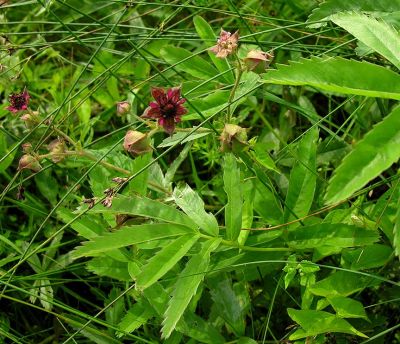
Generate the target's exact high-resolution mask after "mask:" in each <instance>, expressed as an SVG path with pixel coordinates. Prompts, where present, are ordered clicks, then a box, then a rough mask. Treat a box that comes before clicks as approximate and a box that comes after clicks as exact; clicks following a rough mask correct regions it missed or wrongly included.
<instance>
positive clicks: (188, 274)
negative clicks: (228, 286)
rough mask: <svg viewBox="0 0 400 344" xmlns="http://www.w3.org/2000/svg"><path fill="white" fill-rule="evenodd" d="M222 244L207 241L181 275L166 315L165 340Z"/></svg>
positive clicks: (163, 330)
mask: <svg viewBox="0 0 400 344" xmlns="http://www.w3.org/2000/svg"><path fill="white" fill-rule="evenodd" d="M220 242H221V240H220V239H212V240H208V241H206V242H205V243H204V244H203V247H202V249H201V251H200V252H199V253H197V254H196V255H194V256H193V257H192V258H191V259H190V260H189V262H188V263H187V264H186V266H185V268H184V269H183V270H182V272H181V273H180V274H179V277H178V280H177V282H176V284H175V286H174V290H173V292H172V297H171V299H170V300H169V303H168V308H167V310H166V311H165V314H164V321H163V328H162V330H161V333H162V337H163V338H168V337H169V336H170V335H171V332H172V331H173V330H174V329H175V327H176V325H177V323H178V321H179V320H180V319H181V317H182V315H183V313H184V311H185V309H186V308H187V306H188V305H189V302H190V300H191V299H192V297H193V296H194V295H195V294H196V292H197V288H198V287H199V285H200V283H201V281H202V280H203V278H204V276H205V274H206V272H207V268H208V264H209V262H210V253H211V252H212V251H214V250H215V249H216V248H217V247H218V246H219V244H220Z"/></svg>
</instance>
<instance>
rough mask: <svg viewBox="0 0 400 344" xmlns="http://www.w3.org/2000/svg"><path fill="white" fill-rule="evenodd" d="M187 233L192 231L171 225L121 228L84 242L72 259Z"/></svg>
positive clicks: (159, 224)
mask: <svg viewBox="0 0 400 344" xmlns="http://www.w3.org/2000/svg"><path fill="white" fill-rule="evenodd" d="M189 233H194V232H193V230H192V229H190V228H188V227H186V226H182V225H178V224H171V223H153V224H144V225H138V226H130V227H123V228H122V229H119V230H118V231H117V232H113V233H108V234H105V235H102V236H98V237H95V238H93V239H92V240H91V241H86V242H84V243H83V246H80V247H78V248H77V249H76V250H75V251H74V252H73V257H74V258H80V257H87V256H98V255H101V254H102V253H104V252H107V251H110V250H113V249H115V248H120V247H125V246H130V245H135V244H140V243H144V242H149V241H153V240H159V239H167V238H173V237H176V236H181V235H185V234H189Z"/></svg>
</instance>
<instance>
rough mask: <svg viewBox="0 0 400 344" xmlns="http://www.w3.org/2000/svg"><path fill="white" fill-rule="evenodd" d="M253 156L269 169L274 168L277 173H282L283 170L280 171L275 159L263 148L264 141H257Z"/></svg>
mask: <svg viewBox="0 0 400 344" xmlns="http://www.w3.org/2000/svg"><path fill="white" fill-rule="evenodd" d="M252 156H253V157H254V159H255V160H256V161H257V162H258V163H259V164H261V165H262V166H264V167H265V168H267V169H268V170H272V171H275V172H277V173H281V171H279V169H278V167H276V165H275V162H274V160H272V158H271V156H270V155H269V154H268V152H267V151H266V150H265V149H264V148H263V144H262V143H257V144H256V145H255V146H254V153H253V154H252Z"/></svg>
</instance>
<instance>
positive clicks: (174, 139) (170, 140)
mask: <svg viewBox="0 0 400 344" xmlns="http://www.w3.org/2000/svg"><path fill="white" fill-rule="evenodd" d="M209 134H211V131H209V132H201V133H198V132H194V133H193V134H190V135H189V136H188V133H187V132H177V133H175V134H174V135H172V136H170V137H167V138H166V139H164V140H163V142H161V143H160V144H159V145H158V146H157V148H165V147H171V146H174V145H176V144H177V143H178V142H180V144H181V145H182V144H184V143H186V142H190V141H194V140H197V139H199V138H200V137H204V136H207V135H209ZM184 137H185V139H183V138H184ZM182 139H183V140H182ZM181 140H182V141H181Z"/></svg>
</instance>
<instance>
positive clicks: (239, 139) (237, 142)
mask: <svg viewBox="0 0 400 344" xmlns="http://www.w3.org/2000/svg"><path fill="white" fill-rule="evenodd" d="M220 140H221V151H222V152H231V151H233V152H240V151H242V150H243V149H244V148H245V147H246V145H247V133H246V129H244V128H242V127H239V126H238V125H235V124H225V127H224V130H223V131H222V134H221V136H220Z"/></svg>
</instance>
